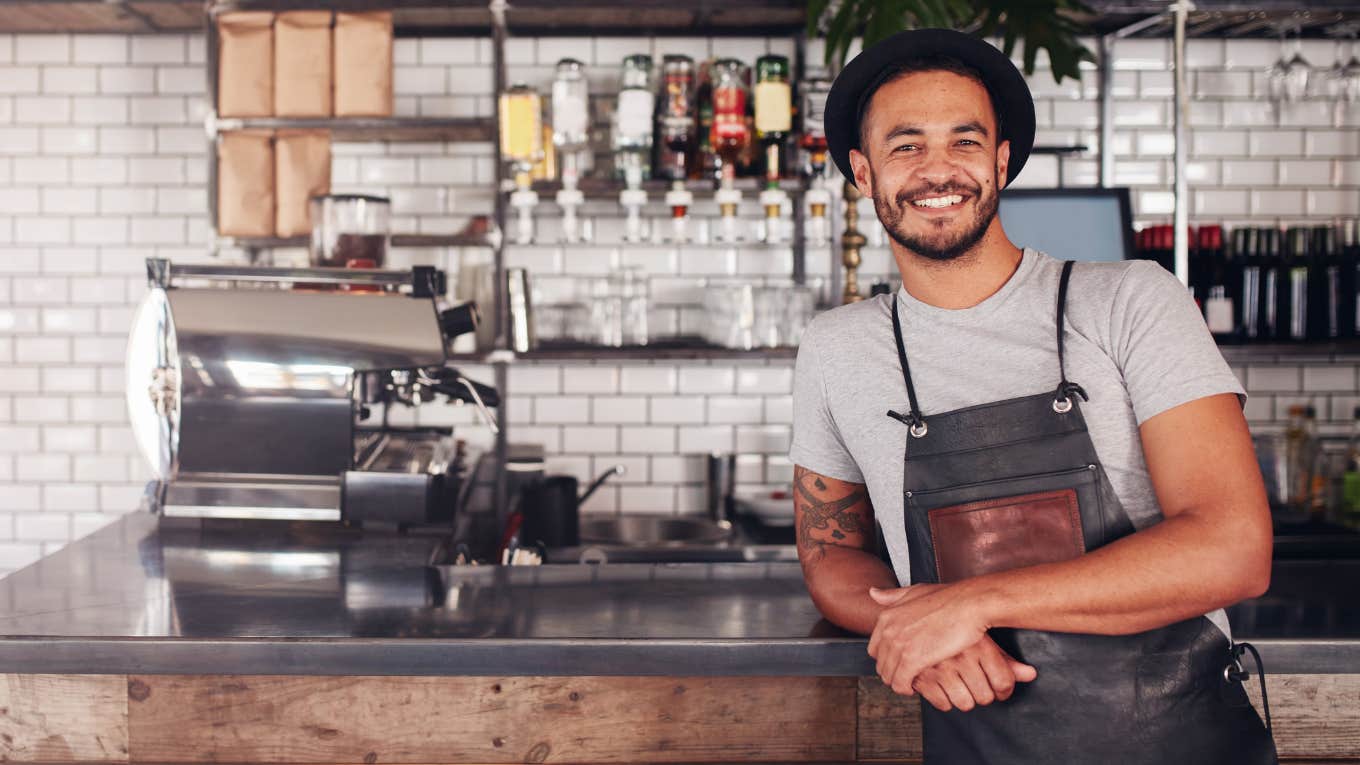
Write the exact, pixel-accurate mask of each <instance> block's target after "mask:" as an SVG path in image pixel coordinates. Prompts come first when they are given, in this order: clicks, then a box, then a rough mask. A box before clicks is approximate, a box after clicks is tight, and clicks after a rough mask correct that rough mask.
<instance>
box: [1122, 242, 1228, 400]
mask: <svg viewBox="0 0 1360 765" xmlns="http://www.w3.org/2000/svg"><path fill="white" fill-rule="evenodd" d="M1110 328H1111V339H1112V343H1113V351H1114V355H1115V360H1116V361H1117V363H1118V364H1119V367H1120V369H1121V370H1122V371H1123V373H1124V384H1125V386H1126V387H1127V389H1128V392H1129V399H1130V401H1131V402H1132V404H1133V412H1134V416H1135V417H1136V418H1137V421H1138V424H1139V425H1142V424H1143V423H1144V422H1147V421H1148V420H1149V419H1151V418H1153V417H1155V416H1157V415H1159V414H1161V413H1162V412H1165V411H1167V410H1168V409H1172V408H1174V407H1177V406H1180V405H1181V404H1184V403H1187V402H1190V401H1194V400H1195V399H1199V398H1204V397H1205V396H1213V395H1217V394H1221V393H1235V394H1237V397H1238V401H1239V403H1241V402H1242V401H1245V400H1246V391H1245V390H1243V388H1242V384H1241V383H1239V382H1238V380H1237V377H1236V376H1235V375H1234V374H1233V373H1232V370H1231V369H1230V368H1229V367H1228V363H1227V362H1226V361H1224V360H1223V354H1222V353H1221V352H1220V351H1219V349H1218V344H1217V343H1215V342H1214V338H1213V335H1211V334H1210V333H1209V328H1208V327H1206V326H1205V324H1204V317H1203V316H1202V315H1201V314H1200V311H1199V307H1198V306H1196V305H1195V301H1194V299H1193V298H1191V297H1190V293H1189V291H1188V290H1187V289H1186V288H1185V285H1183V284H1181V283H1180V281H1179V280H1178V279H1176V277H1175V276H1174V275H1172V274H1171V273H1169V272H1168V271H1167V270H1166V269H1165V268H1162V267H1161V266H1159V265H1157V264H1156V263H1153V262H1151V261H1138V262H1135V263H1132V264H1131V265H1130V266H1129V268H1128V270H1127V271H1126V272H1125V274H1124V276H1123V278H1122V280H1121V281H1120V283H1119V286H1118V288H1117V289H1116V290H1115V296H1114V302H1113V305H1112V307H1111V313H1110Z"/></svg>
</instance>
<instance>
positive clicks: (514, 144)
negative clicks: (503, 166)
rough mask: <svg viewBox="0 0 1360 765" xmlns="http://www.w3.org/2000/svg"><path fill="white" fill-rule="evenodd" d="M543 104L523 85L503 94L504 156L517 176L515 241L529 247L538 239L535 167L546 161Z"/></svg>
mask: <svg viewBox="0 0 1360 765" xmlns="http://www.w3.org/2000/svg"><path fill="white" fill-rule="evenodd" d="M543 130H544V126H543V101H542V99H541V98H539V95H538V92H537V91H535V90H534V89H533V88H531V87H529V86H528V85H525V84H523V83H516V84H514V85H511V86H510V88H509V89H508V90H506V91H505V92H504V93H501V95H500V141H501V155H502V156H503V157H504V158H505V160H506V161H507V162H509V163H510V164H511V166H512V168H513V171H514V175H515V191H514V193H512V194H511V195H510V204H511V205H512V206H514V208H515V209H516V210H518V211H519V221H518V226H517V227H516V235H515V240H516V241H517V242H519V243H520V244H528V243H529V242H531V241H533V238H534V219H533V210H534V207H535V206H536V205H537V204H538V195H537V194H535V193H534V191H533V189H531V188H530V184H531V183H532V175H531V174H532V173H533V169H534V165H535V164H536V163H538V162H541V161H543V158H544V149H543V143H544V142H543Z"/></svg>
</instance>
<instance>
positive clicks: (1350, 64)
mask: <svg viewBox="0 0 1360 765" xmlns="http://www.w3.org/2000/svg"><path fill="white" fill-rule="evenodd" d="M1358 32H1360V29H1357V32H1353V33H1352V37H1351V58H1350V60H1349V61H1347V62H1346V65H1345V66H1344V67H1342V69H1341V99H1342V100H1343V101H1345V102H1347V103H1351V104H1354V103H1357V102H1360V58H1357V57H1356V55H1355V40H1356V38H1355V36H1356V34H1357V33H1358Z"/></svg>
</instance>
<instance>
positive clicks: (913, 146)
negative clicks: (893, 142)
mask: <svg viewBox="0 0 1360 765" xmlns="http://www.w3.org/2000/svg"><path fill="white" fill-rule="evenodd" d="M915 149H916V144H914V143H904V144H902V145H901V146H894V147H893V149H892V150H893V151H907V150H915Z"/></svg>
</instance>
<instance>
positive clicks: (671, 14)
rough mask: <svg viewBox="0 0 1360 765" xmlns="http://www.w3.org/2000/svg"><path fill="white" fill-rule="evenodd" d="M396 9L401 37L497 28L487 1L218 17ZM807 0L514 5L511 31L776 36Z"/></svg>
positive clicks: (423, 1)
mask: <svg viewBox="0 0 1360 765" xmlns="http://www.w3.org/2000/svg"><path fill="white" fill-rule="evenodd" d="M313 8H319V9H326V10H332V9H333V10H337V11H359V10H362V11H369V10H380V9H382V10H391V11H392V12H393V13H392V21H393V26H394V27H395V29H396V32H397V34H400V35H411V36H414V35H484V34H487V33H489V32H490V31H491V30H492V27H493V20H492V17H491V13H490V11H489V10H488V8H487V2H486V0H443V2H438V1H437V0H338V1H337V0H230V1H228V2H211V3H210V4H209V13H210V14H213V15H216V14H220V13H227V12H231V11H242V10H268V11H285V10H302V9H313ZM803 17H804V11H803V0H743V1H742V2H741V3H739V4H736V3H734V4H730V5H727V6H724V5H723V4H721V3H712V2H709V1H708V0H572V2H566V3H564V2H561V0H515V2H514V3H513V4H511V5H510V7H509V8H507V9H506V11H505V26H506V28H507V29H509V30H510V31H512V32H513V33H514V34H517V35H542V34H550V35H551V34H555V35H578V34H579V35H600V34H606V35H607V34H628V35H648V34H673V35H705V36H707V35H724V34H745V35H756V34H759V35H778V34H795V33H797V32H798V31H799V30H801V29H802V28H803Z"/></svg>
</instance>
